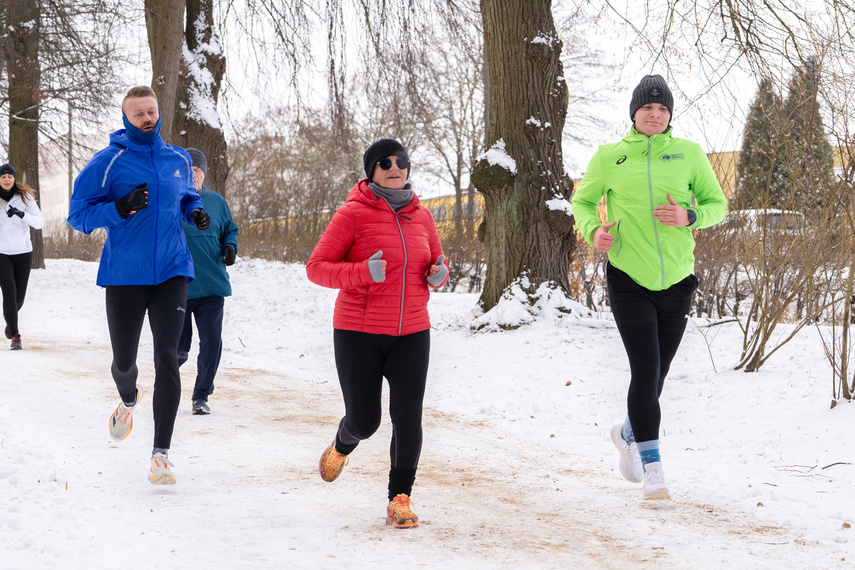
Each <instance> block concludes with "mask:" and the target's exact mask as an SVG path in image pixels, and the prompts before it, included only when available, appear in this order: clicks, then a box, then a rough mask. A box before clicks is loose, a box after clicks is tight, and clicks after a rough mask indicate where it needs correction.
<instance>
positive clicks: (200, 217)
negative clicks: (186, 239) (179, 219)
mask: <svg viewBox="0 0 855 570" xmlns="http://www.w3.org/2000/svg"><path fill="white" fill-rule="evenodd" d="M190 219H191V220H193V223H194V224H196V227H197V228H199V229H200V230H207V229H208V226H210V225H211V216H209V215H208V212H206V211H205V210H202V209H201V208H199V209H196V210H193V211H192V212H190Z"/></svg>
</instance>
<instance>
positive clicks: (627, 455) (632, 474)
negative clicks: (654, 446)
mask: <svg viewBox="0 0 855 570" xmlns="http://www.w3.org/2000/svg"><path fill="white" fill-rule="evenodd" d="M622 429H623V424H617V425H616V426H613V427H612V443H614V444H615V447H617V450H618V453H620V474H621V475H623V476H624V478H625V479H626V480H627V481H632V482H633V483H641V481H642V480H643V479H644V469H643V468H642V467H641V456H640V455H638V448H637V447H636V446H635V445H633V444H631V443H627V442H626V441H624V439H623V437H622V436H621V435H620V433H621V430H622Z"/></svg>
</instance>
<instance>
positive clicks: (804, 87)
mask: <svg viewBox="0 0 855 570" xmlns="http://www.w3.org/2000/svg"><path fill="white" fill-rule="evenodd" d="M819 74H820V70H819V66H818V65H817V62H816V60H815V59H809V60H808V61H807V63H805V65H803V66H801V67H799V68H797V69H796V71H795V72H794V73H793V77H792V79H791V80H790V85H789V94H788V95H787V100H786V102H785V103H784V119H785V126H786V128H787V131H788V134H789V136H788V137H786V144H785V145H784V148H783V149H782V151H783V152H782V157H783V165H784V166H785V168H784V172H783V174H784V185H785V194H786V196H788V197H789V198H790V200H789V202H790V205H789V208H791V209H800V210H803V211H805V212H811V211H816V210H818V209H820V208H821V207H822V206H823V202H824V199H823V196H824V195H825V194H826V192H825V191H826V189H827V187H828V184H829V182H830V181H831V179H832V174H833V172H834V155H833V153H832V149H831V145H830V144H829V143H828V140H827V138H826V136H825V129H824V127H823V124H822V116H821V115H820V113H819V102H818V101H817V95H818V92H819Z"/></svg>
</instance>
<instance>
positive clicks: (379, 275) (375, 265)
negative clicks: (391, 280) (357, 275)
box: [368, 250, 386, 283]
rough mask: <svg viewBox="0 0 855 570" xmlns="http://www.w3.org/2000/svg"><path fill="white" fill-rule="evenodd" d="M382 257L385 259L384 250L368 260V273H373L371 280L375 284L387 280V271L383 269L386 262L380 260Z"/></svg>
mask: <svg viewBox="0 0 855 570" xmlns="http://www.w3.org/2000/svg"><path fill="white" fill-rule="evenodd" d="M381 257H383V251H382V250H380V251H378V252H377V253H375V254H374V255H372V256H371V257H369V258H368V271H370V272H371V280H372V281H374V282H375V283H380V282H381V281H385V280H386V271H385V269H384V267H383V265H384V262H383V260H382V259H380V258H381Z"/></svg>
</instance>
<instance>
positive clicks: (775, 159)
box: [732, 78, 786, 210]
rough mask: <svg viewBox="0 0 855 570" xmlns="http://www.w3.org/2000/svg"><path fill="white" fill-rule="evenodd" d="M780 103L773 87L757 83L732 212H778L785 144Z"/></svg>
mask: <svg viewBox="0 0 855 570" xmlns="http://www.w3.org/2000/svg"><path fill="white" fill-rule="evenodd" d="M782 116H783V101H782V100H781V96H780V95H779V94H778V91H777V90H776V89H775V83H774V82H773V81H772V79H769V78H766V79H763V80H762V81H761V82H760V85H759V86H758V88H757V95H756V97H755V98H754V102H753V103H751V107H750V109H749V111H748V119H747V120H746V122H745V129H744V130H743V132H742V149H741V150H740V152H739V158H738V160H737V163H736V191H735V193H734V196H733V199H732V201H733V205H732V207H733V209H736V210H742V209H747V208H764V207H771V208H780V207H781V203H782V201H783V200H782V196H781V193H782V191H783V184H782V180H781V179H782V175H783V173H782V168H781V164H780V160H781V158H780V151H781V141H782V140H785V138H786V137H784V136H783V135H784V132H783V127H784V122H783V119H782Z"/></svg>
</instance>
